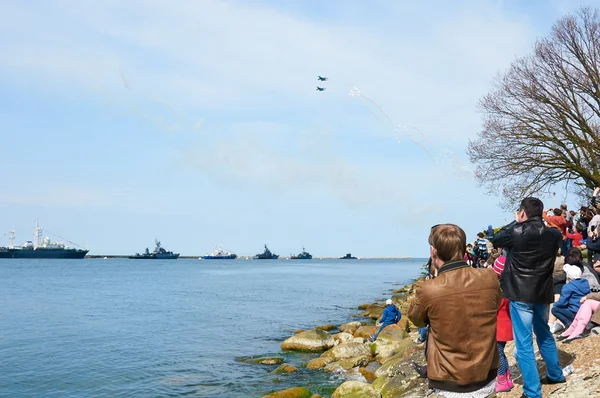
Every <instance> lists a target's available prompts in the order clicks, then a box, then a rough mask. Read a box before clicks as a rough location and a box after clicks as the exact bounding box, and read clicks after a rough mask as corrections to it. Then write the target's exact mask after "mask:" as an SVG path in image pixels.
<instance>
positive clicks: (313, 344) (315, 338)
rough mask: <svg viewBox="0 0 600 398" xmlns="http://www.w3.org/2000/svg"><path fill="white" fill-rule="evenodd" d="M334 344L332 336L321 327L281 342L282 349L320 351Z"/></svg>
mask: <svg viewBox="0 0 600 398" xmlns="http://www.w3.org/2000/svg"><path fill="white" fill-rule="evenodd" d="M333 345H334V340H333V337H331V335H330V334H329V333H327V332H326V331H324V330H322V329H313V330H307V331H305V332H302V333H298V334H297V335H295V336H292V337H290V338H289V339H287V340H285V341H284V342H283V343H281V349H282V350H291V351H308V352H320V351H325V350H327V349H329V348H331V347H333Z"/></svg>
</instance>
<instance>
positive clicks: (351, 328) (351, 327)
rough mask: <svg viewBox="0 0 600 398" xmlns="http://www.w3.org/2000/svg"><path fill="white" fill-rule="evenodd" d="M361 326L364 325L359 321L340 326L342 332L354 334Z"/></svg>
mask: <svg viewBox="0 0 600 398" xmlns="http://www.w3.org/2000/svg"><path fill="white" fill-rule="evenodd" d="M361 326H362V323H360V322H358V321H354V322H348V323H344V324H343V325H342V326H340V332H346V333H350V334H354V332H356V330H357V329H358V328H359V327H361Z"/></svg>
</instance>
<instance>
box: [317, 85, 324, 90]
mask: <svg viewBox="0 0 600 398" xmlns="http://www.w3.org/2000/svg"><path fill="white" fill-rule="evenodd" d="M325 90H326V88H325V87H319V86H317V91H325Z"/></svg>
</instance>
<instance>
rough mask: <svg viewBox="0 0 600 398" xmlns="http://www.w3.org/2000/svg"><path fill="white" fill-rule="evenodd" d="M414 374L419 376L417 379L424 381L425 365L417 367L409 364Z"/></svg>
mask: <svg viewBox="0 0 600 398" xmlns="http://www.w3.org/2000/svg"><path fill="white" fill-rule="evenodd" d="M411 365H412V367H413V369H414V370H415V372H417V373H418V374H419V378H421V379H426V378H427V365H423V366H421V365H419V364H417V363H416V362H413V363H411Z"/></svg>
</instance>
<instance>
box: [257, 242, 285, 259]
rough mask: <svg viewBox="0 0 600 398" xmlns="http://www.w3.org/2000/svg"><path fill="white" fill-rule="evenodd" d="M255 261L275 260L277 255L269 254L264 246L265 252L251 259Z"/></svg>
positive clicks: (269, 251)
mask: <svg viewBox="0 0 600 398" xmlns="http://www.w3.org/2000/svg"><path fill="white" fill-rule="evenodd" d="M253 258H254V259H255V260H277V259H278V258H279V255H278V254H274V253H271V250H269V248H268V247H267V245H265V251H264V252H262V253H259V254H257V255H256V256H254V257H253Z"/></svg>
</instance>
